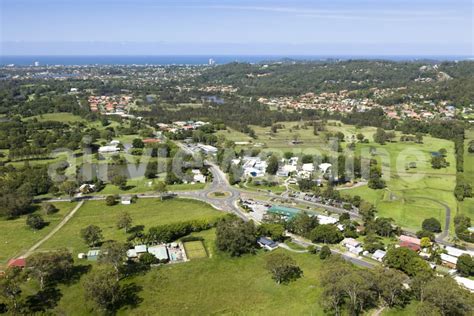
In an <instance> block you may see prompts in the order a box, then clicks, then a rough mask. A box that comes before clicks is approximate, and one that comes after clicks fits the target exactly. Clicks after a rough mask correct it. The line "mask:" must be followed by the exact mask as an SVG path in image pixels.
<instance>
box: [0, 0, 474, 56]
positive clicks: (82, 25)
mask: <svg viewBox="0 0 474 316" xmlns="http://www.w3.org/2000/svg"><path fill="white" fill-rule="evenodd" d="M473 3H474V2H473V1H472V0H313V1H308V0H253V1H249V0H240V1H237V0H220V1H217V0H215V1H213V0H205V1H197V0H194V1H193V0H162V1H160V0H155V1H152V0H128V1H125V0H0V54H1V55H107V54H114V55H173V54H179V55H196V54H222V55H226V54H230V55H235V54H248V55H252V54H253V55H259V54H268V55H271V54H275V55H285V54H286V55H332V54H333V55H392V56H393V55H433V56H434V55H459V56H472V55H474V54H473V51H474V49H473V46H474V43H473V34H474V30H473V6H474V5H473Z"/></svg>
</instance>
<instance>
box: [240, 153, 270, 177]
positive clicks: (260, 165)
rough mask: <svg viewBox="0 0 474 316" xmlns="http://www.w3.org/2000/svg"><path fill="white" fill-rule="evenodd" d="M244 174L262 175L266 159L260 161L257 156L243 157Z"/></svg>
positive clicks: (265, 167) (248, 175) (249, 175)
mask: <svg viewBox="0 0 474 316" xmlns="http://www.w3.org/2000/svg"><path fill="white" fill-rule="evenodd" d="M243 161H244V163H243V169H244V175H245V176H247V177H263V176H265V171H266V169H267V163H266V161H262V160H261V159H260V158H259V157H244V158H243Z"/></svg>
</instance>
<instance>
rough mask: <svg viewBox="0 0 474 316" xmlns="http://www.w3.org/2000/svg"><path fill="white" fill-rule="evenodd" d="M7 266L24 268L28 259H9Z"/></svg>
mask: <svg viewBox="0 0 474 316" xmlns="http://www.w3.org/2000/svg"><path fill="white" fill-rule="evenodd" d="M7 266H8V267H9V268H13V267H17V268H24V267H26V259H25V258H16V259H11V260H10V261H8V264H7Z"/></svg>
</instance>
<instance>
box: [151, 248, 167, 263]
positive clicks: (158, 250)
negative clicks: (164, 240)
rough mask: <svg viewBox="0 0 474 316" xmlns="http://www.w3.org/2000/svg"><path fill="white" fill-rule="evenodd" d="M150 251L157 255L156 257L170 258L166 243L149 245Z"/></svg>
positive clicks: (160, 258)
mask: <svg viewBox="0 0 474 316" xmlns="http://www.w3.org/2000/svg"><path fill="white" fill-rule="evenodd" d="M148 253H151V254H152V255H154V256H155V257H156V259H159V260H160V261H161V260H169V256H168V250H167V249H166V246H165V245H157V246H151V247H148Z"/></svg>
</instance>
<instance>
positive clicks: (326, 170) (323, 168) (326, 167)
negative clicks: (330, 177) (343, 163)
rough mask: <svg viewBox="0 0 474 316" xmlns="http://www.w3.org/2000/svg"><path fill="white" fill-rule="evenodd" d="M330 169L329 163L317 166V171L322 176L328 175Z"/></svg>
mask: <svg viewBox="0 0 474 316" xmlns="http://www.w3.org/2000/svg"><path fill="white" fill-rule="evenodd" d="M331 167H332V164H330V163H327V162H326V163H322V164H320V165H319V166H318V169H319V171H321V172H322V173H323V174H328V173H330V172H331Z"/></svg>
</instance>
